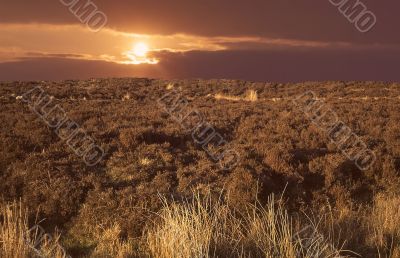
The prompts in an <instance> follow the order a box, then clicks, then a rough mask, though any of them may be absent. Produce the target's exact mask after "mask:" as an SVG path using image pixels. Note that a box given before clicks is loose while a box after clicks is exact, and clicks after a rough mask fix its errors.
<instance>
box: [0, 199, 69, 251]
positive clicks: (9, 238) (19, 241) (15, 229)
mask: <svg viewBox="0 0 400 258" xmlns="http://www.w3.org/2000/svg"><path fill="white" fill-rule="evenodd" d="M27 214H28V212H27V210H26V209H25V208H23V205H22V204H21V203H16V202H14V203H12V204H8V205H2V206H1V207H0V257H3V258H14V257H18V258H25V257H26V258H28V257H37V256H38V255H39V256H42V257H52V258H53V257H54V258H64V257H66V254H65V253H64V250H63V249H62V247H61V246H60V244H59V239H60V235H59V234H56V235H55V236H54V237H51V239H50V238H49V237H48V236H49V235H44V234H42V233H43V232H40V230H39V229H38V227H36V228H33V229H30V228H29V226H28V215H27Z"/></svg>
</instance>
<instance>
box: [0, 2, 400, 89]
mask: <svg viewBox="0 0 400 258" xmlns="http://www.w3.org/2000/svg"><path fill="white" fill-rule="evenodd" d="M0 1H2V3H1V8H0V80H1V81H12V80H65V79H87V78H98V77H150V78H163V79H183V78H203V79H211V78H223V79H244V80H251V81H269V82H299V81H328V80H329V81H331V80H363V81H397V82H398V81H400V72H399V68H400V66H399V65H400V33H398V26H399V24H400V15H399V14H398V12H399V11H400V2H399V1H398V0H386V1H376V0H362V1H360V0H296V1H294V0H253V1H244V0H242V1H236V0H229V1H228V0H218V1H216V0H202V1H198V0H196V1H195V0H186V1H183V0H168V1H161V0H158V1H154V0H146V1H137V0H130V1H128V0H113V1H110V0H35V1H27V0H13V1H6V0H0ZM353 7H354V9H352V8H353ZM85 8H86V9H85ZM367 29H368V30H367Z"/></svg>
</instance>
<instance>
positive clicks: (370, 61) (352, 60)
mask: <svg viewBox="0 0 400 258" xmlns="http://www.w3.org/2000/svg"><path fill="white" fill-rule="evenodd" d="M159 55H160V58H161V60H162V61H161V62H160V63H159V64H158V65H119V64H115V63H109V62H103V61H83V60H71V59H60V58H38V59H29V60H23V61H20V62H9V63H3V64H0V80H61V79H86V78H91V77H125V76H129V77H152V78H169V79H170V78H229V79H246V80H253V81H271V82H291V81H310V80H312V81H315V80H318V81H319V80H375V81H400V73H398V67H399V65H400V51H398V50H391V51H387V50H382V49H380V50H371V51H358V50H342V51H337V50H311V49H309V50H300V51H298V50H297V51H295V50H291V51H288V50H264V51H216V52H201V51H196V52H188V53H184V54H183V53H170V52H163V53H160V54H159Z"/></svg>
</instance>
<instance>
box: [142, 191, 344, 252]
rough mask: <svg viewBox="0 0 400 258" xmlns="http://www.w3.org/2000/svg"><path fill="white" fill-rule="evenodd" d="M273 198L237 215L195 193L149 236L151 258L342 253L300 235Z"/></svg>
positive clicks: (166, 213) (172, 207)
mask: <svg viewBox="0 0 400 258" xmlns="http://www.w3.org/2000/svg"><path fill="white" fill-rule="evenodd" d="M279 203H280V202H278V203H277V202H276V201H275V199H274V196H273V195H272V196H270V198H269V200H268V203H267V205H266V206H265V207H261V206H260V205H255V206H252V207H250V206H249V211H248V212H247V213H246V214H238V213H237V212H236V211H234V210H233V209H232V208H231V207H229V206H228V205H226V204H224V203H223V202H222V201H221V200H217V201H212V199H211V197H210V195H206V196H204V197H201V196H200V195H199V194H195V195H194V198H193V199H192V200H191V201H186V202H184V203H182V204H177V203H173V204H168V203H167V202H166V200H164V208H163V209H162V210H161V212H160V213H159V215H160V221H159V222H157V223H155V224H154V225H153V226H152V227H150V228H149V229H148V230H147V232H146V235H145V240H146V243H147V249H148V252H149V254H150V255H151V257H160V258H167V257H198V258H200V257H288V258H295V257H310V258H311V257H315V255H321V257H329V256H331V257H333V256H334V255H337V254H338V253H339V251H337V250H336V248H335V247H334V245H333V244H330V243H327V242H328V241H326V240H324V239H323V238H322V239H321V236H320V235H318V234H314V233H315V232H316V230H311V232H313V234H312V235H309V236H307V238H306V239H305V238H301V237H300V236H299V235H296V233H295V231H294V230H293V227H292V221H291V219H290V216H289V215H288V213H287V211H286V210H285V209H284V208H283V206H282V205H281V204H279Z"/></svg>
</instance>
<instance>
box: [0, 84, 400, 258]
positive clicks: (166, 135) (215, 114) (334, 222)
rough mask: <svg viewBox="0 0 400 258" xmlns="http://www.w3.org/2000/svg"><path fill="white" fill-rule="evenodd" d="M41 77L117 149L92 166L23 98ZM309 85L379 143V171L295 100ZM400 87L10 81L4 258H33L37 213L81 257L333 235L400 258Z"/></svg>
mask: <svg viewBox="0 0 400 258" xmlns="http://www.w3.org/2000/svg"><path fill="white" fill-rule="evenodd" d="M37 85H40V86H41V87H42V88H43V89H44V90H45V91H46V93H48V94H50V95H52V96H54V97H55V100H56V101H57V102H58V103H59V104H60V105H61V106H62V107H63V109H64V110H65V111H66V112H67V115H68V117H69V118H71V119H72V120H74V121H76V122H77V123H78V124H79V125H80V126H81V127H82V128H83V129H84V130H85V131H86V132H87V133H88V134H89V135H90V136H92V137H93V139H95V142H96V143H97V144H99V145H100V146H101V147H102V148H103V149H104V150H105V152H106V156H105V157H104V158H103V160H102V161H101V162H100V163H98V164H97V165H96V166H94V167H88V166H86V165H85V163H84V162H83V160H82V159H81V158H80V157H79V156H77V155H75V153H74V152H73V151H71V149H69V147H68V146H67V144H66V142H64V141H62V140H60V139H59V138H58V136H57V135H56V134H55V132H54V131H53V130H51V129H50V128H49V127H47V126H46V124H45V123H44V122H43V121H42V120H41V119H40V118H39V117H38V116H37V115H36V114H35V113H33V112H32V111H31V110H30V109H29V107H28V106H27V105H26V103H24V102H23V101H22V99H21V98H17V97H16V96H22V95H23V94H24V93H25V92H26V91H28V90H30V89H31V88H33V87H35V86H37ZM168 85H169V86H168ZM173 90H179V91H180V92H181V93H182V94H183V96H185V97H186V98H187V100H188V103H189V104H190V106H191V107H192V108H193V109H195V110H198V111H199V112H200V113H202V114H203V115H204V118H205V120H206V121H207V122H209V123H210V124H211V125H213V127H214V128H215V130H216V132H218V133H219V134H220V135H221V136H223V137H224V139H225V140H226V141H228V142H229V144H230V146H232V148H234V149H235V150H236V151H238V153H239V154H240V163H239V164H238V165H237V166H236V167H234V168H233V169H231V170H222V169H221V168H220V167H219V166H218V164H217V163H215V162H214V161H213V160H212V159H211V158H210V157H209V156H208V155H207V153H206V152H205V151H204V150H203V149H202V148H201V147H200V146H198V145H196V143H195V142H194V141H193V139H192V137H191V133H190V132H187V131H184V130H182V127H181V126H180V125H179V124H178V123H177V122H176V121H175V120H174V119H171V117H170V116H169V115H168V114H167V113H166V112H165V111H164V110H163V109H159V108H157V99H159V98H160V97H161V96H163V95H164V94H166V93H167V92H172V91H173ZM307 90H313V91H314V92H315V93H316V94H317V95H318V97H319V98H320V99H321V100H323V101H324V102H325V103H326V104H327V105H328V106H330V107H331V108H332V110H334V111H335V112H336V113H337V114H338V116H339V117H340V119H341V120H342V121H343V122H344V123H345V124H346V125H348V126H349V127H350V128H351V129H352V130H353V132H354V133H356V134H357V135H358V136H359V137H360V138H362V140H363V141H364V142H365V143H366V144H367V146H368V148H370V149H371V150H373V151H374V152H375V154H376V156H377V160H376V162H375V164H374V165H373V167H371V168H370V169H369V170H366V171H361V170H360V169H358V168H357V166H356V165H355V164H354V163H353V162H351V161H349V160H347V159H346V158H345V157H344V156H343V155H342V153H341V152H340V150H338V149H336V147H335V145H333V144H332V143H330V141H329V138H328V137H327V135H325V134H324V133H323V132H322V131H321V130H320V129H319V128H318V127H317V126H316V125H315V124H313V123H312V122H311V121H309V119H308V118H307V117H306V116H305V115H304V112H303V111H302V110H300V109H299V108H298V107H296V106H294V105H293V103H292V101H291V99H293V98H294V97H296V96H298V95H300V94H303V93H304V92H305V91H307ZM217 94H220V96H225V97H226V96H228V97H235V96H236V98H238V100H237V101H229V100H227V98H225V97H223V98H220V99H219V100H218V99H216V98H215V97H209V96H216V95H217ZM399 96H400V85H399V84H394V83H392V84H390V83H372V82H365V83H361V82H347V83H344V82H325V83H301V84H274V83H249V82H242V81H228V80H210V81H202V80H186V81H159V80H149V79H101V80H100V79H99V80H87V81H63V82H25V83H23V82H10V83H0V106H1V111H0V122H1V130H0V182H1V184H0V193H1V194H0V203H1V204H2V206H1V210H2V211H4V212H3V214H2V215H1V216H0V222H1V227H2V228H1V230H2V231H1V232H0V238H1V239H0V245H1V246H0V250H1V252H3V253H1V254H0V256H1V257H7V255H9V253H10V252H16V253H17V254H20V257H28V256H29V254H28V253H27V252H29V249H27V248H26V246H24V244H23V243H22V242H21V237H18V236H21V234H22V235H23V232H25V231H26V230H28V229H29V227H32V226H33V225H34V224H35V221H39V222H40V225H41V226H43V228H45V229H46V231H47V232H48V233H49V234H51V235H54V234H56V232H58V231H59V234H60V236H61V238H60V244H61V245H62V246H63V247H65V249H66V250H67V252H68V254H70V255H71V256H72V257H90V256H91V257H105V256H107V255H108V256H109V257H137V256H139V257H140V256H144V257H148V256H153V257H157V256H158V257H162V256H164V257H168V256H171V255H172V256H176V257H179V256H180V257H184V256H186V255H189V256H192V257H196V256H198V257H204V256H210V257H213V256H218V257H226V256H227V255H229V256H231V257H259V256H265V257H285V256H286V257H295V256H297V257H298V256H300V257H312V254H313V251H312V250H313V249H312V247H315V248H317V247H318V246H319V247H321V246H326V245H327V244H328V246H329V247H330V248H331V249H330V250H326V251H327V252H329V253H334V252H336V250H339V251H341V255H348V256H356V255H355V253H356V254H358V255H359V256H361V257H399V255H400V223H399V221H400V220H399V215H400V211H399V207H400V206H399V205H400V200H399V198H400V191H399V189H400V136H399V135H400V129H399V127H398V121H400V113H399V112H398V104H399V100H400V99H399ZM271 100H272V101H271ZM210 189H211V190H210ZM193 192H195V194H194V195H193ZM283 192H284V194H283V197H282V200H281V198H279V200H272V199H270V198H271V196H272V195H275V196H281V194H282V193H283ZM16 200H18V201H19V200H20V204H18V205H22V206H23V207H25V208H26V209H25V208H23V209H21V210H20V208H18V209H16V208H15V207H17V206H18V205H17V206H15V205H16V204H13V203H14V202H15V201H16ZM7 204H8V205H7ZM10 205H11V206H10ZM13 207H14V208H13ZM18 207H19V206H18ZM11 210H12V212H10V211H11ZM8 229H10V230H8ZM177 229H179V231H178V233H179V234H180V236H181V237H180V238H179V239H173V238H172V237H171V235H173V234H174V233H175V232H176V231H177ZM302 229H307V230H305V231H302ZM298 232H300V233H299V234H297V233H298ZM316 232H317V233H316ZM10 234H11V235H12V234H13V236H11V235H10ZM171 238H172V239H171ZM307 238H312V239H314V243H315V244H314V245H312V247H311V246H310V245H308V244H306V243H305V242H304V241H303V240H304V239H307ZM55 239H56V238H55ZM167 239H168V240H169V241H167ZM10 250H12V251H10ZM15 250H17V251H15ZM316 250H318V248H317V249H316ZM345 250H351V251H345ZM18 252H19V253H18ZM274 252H277V253H274ZM307 252H308V253H307Z"/></svg>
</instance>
